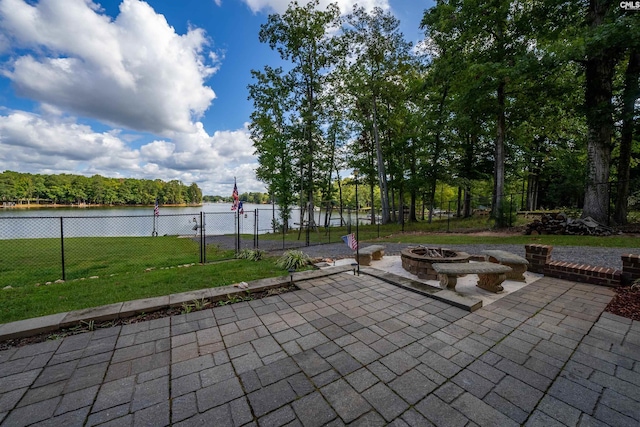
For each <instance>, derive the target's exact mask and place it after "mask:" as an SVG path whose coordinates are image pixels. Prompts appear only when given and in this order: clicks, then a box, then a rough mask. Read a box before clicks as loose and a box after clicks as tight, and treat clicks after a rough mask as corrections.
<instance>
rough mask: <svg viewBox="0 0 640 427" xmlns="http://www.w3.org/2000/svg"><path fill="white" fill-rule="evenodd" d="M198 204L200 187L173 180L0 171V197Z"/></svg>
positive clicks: (30, 200)
mask: <svg viewBox="0 0 640 427" xmlns="http://www.w3.org/2000/svg"><path fill="white" fill-rule="evenodd" d="M156 200H158V203H159V204H165V205H166V204H200V203H202V191H201V190H200V188H199V187H198V185H197V184H195V183H193V184H191V185H189V186H186V185H184V184H183V183H182V182H180V181H177V180H173V181H169V182H164V181H162V180H159V179H156V180H148V179H133V178H106V177H103V176H100V175H94V176H92V177H90V178H89V177H86V176H82V175H71V174H61V175H44V174H30V173H20V172H12V171H4V172H2V173H0V201H2V202H5V201H8V202H17V203H19V204H23V203H35V204H65V205H71V204H97V205H153V204H154V203H155V201H156Z"/></svg>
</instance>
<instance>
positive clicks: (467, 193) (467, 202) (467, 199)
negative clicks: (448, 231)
mask: <svg viewBox="0 0 640 427" xmlns="http://www.w3.org/2000/svg"><path fill="white" fill-rule="evenodd" d="M470 216H471V185H469V184H466V185H465V187H464V217H465V218H469V217H470Z"/></svg>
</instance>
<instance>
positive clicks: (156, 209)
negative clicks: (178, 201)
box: [153, 199, 160, 216]
mask: <svg viewBox="0 0 640 427" xmlns="http://www.w3.org/2000/svg"><path fill="white" fill-rule="evenodd" d="M153 214H154V215H155V216H158V215H160V209H159V208H158V199H156V205H155V207H154V208H153Z"/></svg>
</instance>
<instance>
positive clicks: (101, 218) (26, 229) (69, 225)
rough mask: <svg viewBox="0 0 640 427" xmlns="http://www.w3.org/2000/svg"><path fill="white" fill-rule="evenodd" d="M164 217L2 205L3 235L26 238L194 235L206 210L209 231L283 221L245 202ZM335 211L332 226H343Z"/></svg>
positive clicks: (164, 210)
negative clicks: (234, 207) (240, 209)
mask: <svg viewBox="0 0 640 427" xmlns="http://www.w3.org/2000/svg"><path fill="white" fill-rule="evenodd" d="M159 210H160V214H159V216H157V217H156V216H154V214H153V207H152V206H150V207H95V208H94V207H87V208H76V207H74V208H71V207H64V208H34V209H24V208H20V209H11V208H9V209H7V208H2V209H0V240H2V239H5V240H6V239H26V238H59V237H60V235H61V233H63V235H64V236H65V237H99V236H110V237H111V236H151V235H152V234H153V233H154V231H155V232H156V233H157V234H158V235H165V234H166V235H185V236H186V235H194V234H195V232H196V230H194V227H195V226H196V225H197V226H198V227H199V226H201V224H200V223H201V212H202V217H203V218H204V223H205V232H206V234H207V235H220V234H233V233H234V232H235V231H236V230H237V229H238V222H237V221H238V220H239V221H240V224H239V228H240V233H242V234H253V233H255V232H256V229H257V232H258V233H259V234H263V233H269V232H272V231H273V230H272V220H273V218H274V217H275V219H276V221H280V216H279V214H278V208H277V207H276V208H275V212H274V209H273V207H272V206H271V205H254V204H248V203H245V204H244V214H242V215H239V216H238V215H237V214H236V213H235V212H234V211H231V204H230V203H205V204H204V205H203V206H187V207H171V206H160V208H159ZM314 216H315V221H316V224H319V225H322V224H324V212H322V211H319V210H318V211H316V212H315V215H314ZM299 222H300V209H299V208H293V209H292V219H291V220H290V221H289V226H290V227H291V228H298V227H299V225H298V223H299ZM339 223H340V218H339V214H338V213H337V212H335V211H334V212H333V215H332V220H331V225H332V226H334V225H339Z"/></svg>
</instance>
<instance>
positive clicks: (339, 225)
mask: <svg viewBox="0 0 640 427" xmlns="http://www.w3.org/2000/svg"><path fill="white" fill-rule="evenodd" d="M523 203H524V196H523V195H522V194H510V195H507V196H504V197H503V198H502V199H501V209H500V210H499V215H500V217H499V218H498V220H500V221H502V225H503V226H512V225H514V223H515V222H516V218H517V216H518V215H520V214H522V213H523V212H519V210H520V208H521V206H522V205H523ZM400 212H402V215H401V214H400ZM490 213H491V201H490V200H489V199H487V198H474V199H467V201H464V200H462V199H457V200H451V201H445V202H443V203H440V204H439V205H438V207H437V208H435V207H434V208H433V209H431V210H429V209H428V208H426V207H422V206H417V207H416V212H415V216H416V221H411V220H410V219H411V218H410V212H409V209H408V208H406V207H405V209H402V208H398V207H396V210H395V211H392V212H391V213H390V216H391V219H392V223H389V224H384V225H381V224H380V222H381V219H382V213H381V212H380V211H379V210H374V211H373V213H372V211H371V209H370V208H362V209H360V210H358V211H356V209H355V207H344V208H342V209H340V208H336V207H334V208H332V209H329V210H328V211H327V210H326V209H325V210H314V212H313V215H312V218H313V219H312V220H311V221H310V220H309V215H308V212H304V210H303V211H302V214H301V212H300V210H299V209H297V210H296V209H294V210H293V212H292V217H291V218H290V219H289V220H288V224H287V226H286V227H285V226H283V220H282V218H281V216H280V214H279V212H278V210H277V208H276V207H275V206H272V207H271V208H267V209H256V210H246V211H244V212H242V213H239V212H199V213H196V214H193V213H188V214H182V213H180V214H161V215H129V216H126V215H121V216H50V217H47V216H42V217H35V216H15V217H11V216H0V288H3V287H6V286H12V287H15V286H20V285H22V284H25V283H30V284H36V283H43V284H44V283H46V282H48V281H54V280H56V279H61V280H72V279H90V278H92V277H105V276H115V275H118V274H130V273H132V272H140V271H145V270H148V269H156V268H175V267H179V266H183V265H186V264H195V263H209V262H215V261H220V260H227V259H232V258H234V257H235V255H236V254H237V253H238V252H239V251H241V250H243V249H262V250H266V251H269V252H272V253H274V254H278V253H279V252H281V251H284V250H288V249H299V248H302V247H306V246H312V245H322V244H331V243H342V236H345V235H348V234H350V233H354V234H358V236H359V239H360V240H371V239H376V238H381V237H388V236H391V235H393V234H395V233H406V232H418V231H419V232H431V231H433V232H455V231H458V230H459V229H461V228H465V229H468V228H469V226H470V225H471V227H473V225H474V224H476V225H477V226H478V227H485V228H486V226H487V224H489V221H488V220H489V215H490ZM531 219H532V218H531ZM473 221H475V223H474V222H473Z"/></svg>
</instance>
